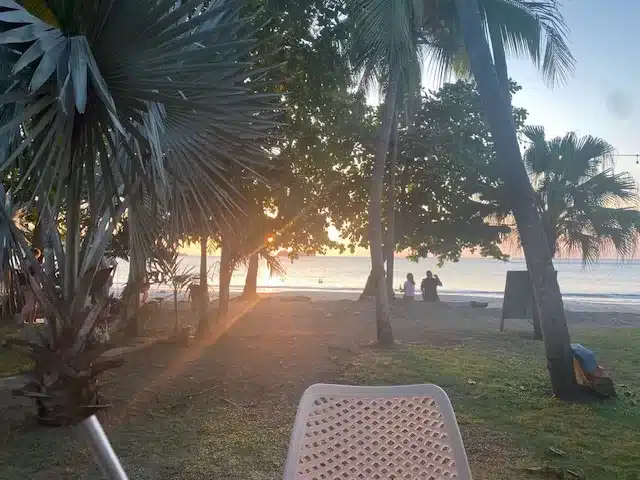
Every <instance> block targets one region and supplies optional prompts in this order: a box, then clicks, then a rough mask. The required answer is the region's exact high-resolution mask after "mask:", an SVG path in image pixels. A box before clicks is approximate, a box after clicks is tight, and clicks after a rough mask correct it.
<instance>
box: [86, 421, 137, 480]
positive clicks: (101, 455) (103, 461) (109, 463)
mask: <svg viewBox="0 0 640 480" xmlns="http://www.w3.org/2000/svg"><path fill="white" fill-rule="evenodd" d="M80 427H81V428H82V430H84V432H85V434H86V436H87V440H88V442H89V446H90V447H91V451H92V452H93V457H94V458H95V460H96V463H97V464H98V465H99V466H100V470H102V473H103V474H104V476H105V478H106V479H108V480H128V477H127V474H126V473H125V471H124V469H123V468H122V465H120V460H118V457H117V456H116V454H115V452H114V451H113V448H111V444H110V443H109V439H108V438H107V435H106V434H105V433H104V430H103V429H102V425H100V421H99V420H98V418H97V417H96V416H95V415H91V416H90V417H89V418H87V419H85V420H83V421H82V423H81V424H80Z"/></svg>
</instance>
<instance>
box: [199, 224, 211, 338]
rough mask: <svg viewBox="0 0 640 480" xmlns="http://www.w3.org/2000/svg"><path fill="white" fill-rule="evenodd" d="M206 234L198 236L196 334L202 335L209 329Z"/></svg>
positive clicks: (207, 239)
mask: <svg viewBox="0 0 640 480" xmlns="http://www.w3.org/2000/svg"><path fill="white" fill-rule="evenodd" d="M208 242H209V236H208V235H202V236H201V237H200V305H199V307H200V308H199V313H200V319H199V320H198V334H199V335H203V334H204V333H205V332H207V331H208V330H209V317H208V316H207V305H208V303H209V286H208V285H207V243H208Z"/></svg>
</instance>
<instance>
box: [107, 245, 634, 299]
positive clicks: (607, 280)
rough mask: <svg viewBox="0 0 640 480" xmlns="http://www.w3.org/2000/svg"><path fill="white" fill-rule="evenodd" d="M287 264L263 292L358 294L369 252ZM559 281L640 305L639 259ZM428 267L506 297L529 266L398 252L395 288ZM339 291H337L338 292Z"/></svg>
mask: <svg viewBox="0 0 640 480" xmlns="http://www.w3.org/2000/svg"><path fill="white" fill-rule="evenodd" d="M181 259H182V263H183V265H184V266H185V267H187V268H192V269H193V273H197V272H199V265H200V263H199V262H200V258H199V257H197V256H189V255H182V256H181ZM219 260H220V258H219V257H215V256H210V257H208V266H209V267H211V270H210V277H211V279H210V282H211V285H212V286H213V287H214V289H216V286H217V284H218V278H217V274H218V270H217V265H218V262H219ZM281 261H282V263H283V265H284V267H285V268H286V271H287V274H286V277H285V278H279V277H270V276H269V272H268V271H267V268H266V266H265V264H264V263H261V264H260V269H259V272H258V286H259V291H261V292H287V291H289V292H308V293H309V294H310V295H311V294H312V293H313V292H317V293H333V294H339V293H342V294H344V295H345V296H351V297H352V296H353V295H355V294H359V293H360V292H361V291H362V288H363V287H364V284H365V282H366V280H367V275H368V274H369V270H370V265H371V264H370V261H369V258H368V257H355V256H332V257H323V256H315V257H301V258H300V259H298V260H295V261H293V262H291V261H290V260H289V259H288V258H281ZM554 264H555V267H556V270H557V271H558V281H559V283H560V288H561V290H562V294H563V298H564V299H565V303H567V302H569V303H576V302H577V303H580V304H593V305H601V306H605V305H608V306H609V308H611V307H614V306H620V307H624V308H621V309H620V310H621V311H624V310H629V309H631V310H633V311H635V310H636V309H640V293H639V292H638V288H637V287H638V285H640V261H625V262H622V261H616V260H602V261H600V262H599V263H597V264H594V265H588V266H584V265H583V264H582V262H581V261H580V260H556V261H555V262H554ZM426 270H432V271H433V272H434V273H436V274H437V275H438V276H439V277H440V279H441V280H442V283H443V287H441V288H440V289H439V291H440V292H441V293H442V294H443V295H445V296H446V295H451V296H455V297H457V298H460V297H462V298H466V297H474V298H483V299H494V300H496V301H501V299H502V295H503V292H504V285H505V278H506V272H507V270H525V264H524V260H519V259H514V260H510V261H508V262H501V261H497V260H493V259H483V258H463V259H461V260H460V261H459V262H457V263H452V262H451V263H446V264H445V265H444V266H443V267H441V268H439V267H438V266H437V262H436V260H435V259H423V260H420V261H419V262H417V263H416V262H411V261H409V260H407V259H405V258H396V260H395V271H394V279H393V283H394V286H395V288H396V289H397V288H399V286H400V285H401V284H402V283H404V280H405V276H406V274H407V273H413V275H414V277H415V279H416V281H417V282H418V283H419V282H420V280H421V279H422V278H423V277H424V275H425V271H426ZM127 274H128V265H127V264H126V262H120V263H119V264H118V269H117V271H116V277H115V282H114V287H115V288H116V290H118V289H120V288H122V286H123V285H124V284H125V283H126V279H127ZM245 275H246V268H244V267H241V268H239V269H238V270H236V271H235V272H234V274H233V277H232V279H231V290H232V292H237V291H241V290H242V287H243V285H244V279H245ZM169 291H170V289H169V288H168V287H166V286H154V287H152V292H151V293H152V294H154V295H164V294H167V293H168V292H169ZM334 296H335V295H334Z"/></svg>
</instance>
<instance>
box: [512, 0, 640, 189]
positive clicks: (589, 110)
mask: <svg viewBox="0 0 640 480" xmlns="http://www.w3.org/2000/svg"><path fill="white" fill-rule="evenodd" d="M561 3H562V12H563V15H564V17H565V21H566V23H567V26H568V27H569V29H570V33H569V42H570V47H571V51H572V53H573V56H574V57H575V59H576V71H575V75H574V76H573V78H571V79H570V80H569V81H568V82H567V83H566V85H564V86H559V87H558V86H556V87H555V88H553V89H549V88H548V87H547V86H546V85H545V83H544V82H543V81H542V77H541V75H540V73H539V72H538V71H537V69H536V68H535V67H533V66H532V65H531V63H530V62H529V61H528V60H525V59H521V60H519V59H511V60H510V61H509V65H510V67H509V76H510V77H511V78H513V79H514V80H515V81H516V82H518V83H519V84H520V85H521V86H522V87H523V88H522V90H521V91H520V92H518V94H517V95H516V96H515V97H514V101H513V103H514V105H516V106H521V107H524V108H526V109H527V110H528V111H529V119H528V123H529V124H539V125H543V126H544V127H545V129H546V131H547V134H549V135H562V134H564V133H565V132H567V131H570V130H573V131H576V132H577V133H578V134H579V135H586V134H590V135H595V136H598V137H602V138H603V139H605V140H606V141H608V142H609V143H611V144H612V145H613V146H614V147H615V148H616V150H617V152H618V153H625V154H636V153H639V154H640V0H610V1H606V0H562V2H561ZM616 170H617V171H623V170H624V171H630V172H632V173H633V174H634V176H635V177H636V179H638V180H640V165H636V163H635V159H634V158H616Z"/></svg>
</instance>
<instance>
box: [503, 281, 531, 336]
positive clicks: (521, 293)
mask: <svg viewBox="0 0 640 480" xmlns="http://www.w3.org/2000/svg"><path fill="white" fill-rule="evenodd" d="M505 318H533V290H532V288H531V279H530V278H529V272H528V271H526V270H524V271H520V270H509V271H508V272H507V280H506V283H505V286H504V300H503V301H502V320H503V322H502V325H501V328H500V330H502V329H503V325H504V319H505Z"/></svg>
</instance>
